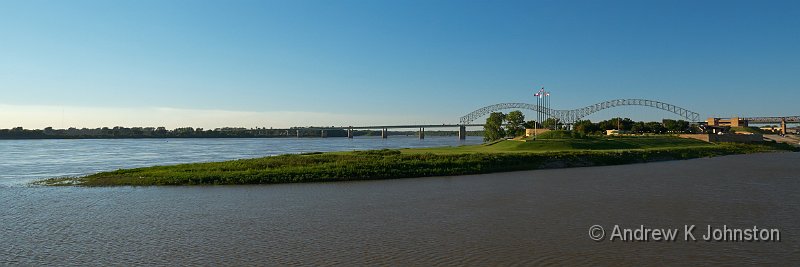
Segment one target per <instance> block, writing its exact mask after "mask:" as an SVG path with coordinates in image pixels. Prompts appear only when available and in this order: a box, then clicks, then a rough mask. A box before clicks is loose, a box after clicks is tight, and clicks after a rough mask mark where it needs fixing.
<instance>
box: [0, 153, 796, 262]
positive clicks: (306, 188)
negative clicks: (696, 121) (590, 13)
mask: <svg viewBox="0 0 800 267" xmlns="http://www.w3.org/2000/svg"><path fill="white" fill-rule="evenodd" d="M797 162H800V153H776V154H758V155H740V156H727V157H720V158H712V159H696V160H688V161H671V162H659V163H648V164H634V165H626V166H611V167H592V168H575V169H554V170H538V171H526V172H514V173H501V174H488V175H474V176H460V177H436V178H418V179H399V180H382V181H360V182H337V183H315V184H288V185H265V186H195V187H115V188H70V187H67V188H45V187H7V188H0V230H1V231H2V232H1V233H2V237H1V240H2V243H0V265H2V264H23V265H40V264H45V263H49V264H74V265H109V264H117V265H133V264H159V265H334V264H338V265H423V266H427V265H441V264H444V265H463V264H467V265H490V266H493V265H513V264H519V265H568V266H574V265H612V266H618V265H634V266H636V265H665V264H669V265H676V264H679V265H697V264H706V265H742V264H757V265H794V264H796V262H798V261H800V254H798V253H797V252H798V251H800V243H798V242H797V240H798V237H799V235H798V233H800V194H798V193H797V192H798V190H800V179H798V178H800V177H798V171H800V165H798V164H797ZM594 224H600V225H604V226H610V225H613V224H620V225H625V226H629V227H637V226H638V225H642V224H643V225H648V226H652V227H682V226H683V225H684V224H697V225H705V224H716V225H722V224H727V225H729V226H737V227H750V226H752V225H757V226H759V227H763V228H778V229H780V230H781V236H782V242H779V243H706V242H696V243H694V242H691V243H686V242H675V243H659V242H649V243H625V242H608V241H604V242H595V241H592V240H591V239H589V235H588V227H589V226H591V225H594Z"/></svg>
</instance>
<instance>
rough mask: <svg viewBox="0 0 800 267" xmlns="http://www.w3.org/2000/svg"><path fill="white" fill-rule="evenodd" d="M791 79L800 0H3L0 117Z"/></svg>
mask: <svg viewBox="0 0 800 267" xmlns="http://www.w3.org/2000/svg"><path fill="white" fill-rule="evenodd" d="M798 85H800V1H438V0H434V1H430V0H426V1H374V0H364V1H302V0H299V1H221V0H220V1H196V0H191V1H190V0H186V1H173V0H157V1H35V0H24V1H8V0H6V1H2V2H0V93H1V94H0V95H1V97H0V127H2V128H6V127H12V126H15V125H20V126H26V127H32V128H35V127H40V126H43V125H53V126H57V127H58V126H61V127H64V126H78V127H87V126H88V127H94V126H100V125H93V124H98V123H119V124H122V123H131V124H145V125H162V124H166V126H183V125H180V124H192V123H194V124H202V125H185V126H205V127H213V126H268V127H269V126H275V127H282V126H289V125H308V124H309V123H312V122H313V123H328V124H331V125H340V124H352V125H357V124H360V123H361V122H363V123H367V122H374V121H385V123H397V122H420V123H423V122H424V123H445V122H456V121H457V119H458V117H459V116H462V115H464V114H466V113H468V112H470V111H472V110H474V109H476V108H479V107H481V106H484V105H489V104H494V103H499V102H534V99H533V97H532V94H533V91H534V90H535V88H538V87H542V86H544V87H546V88H547V89H549V90H550V91H552V92H553V94H552V105H553V106H554V107H555V108H560V109H572V108H577V107H581V106H586V105H589V104H593V103H596V102H600V101H602V100H607V99H614V98H649V99H655V100H662V101H665V102H668V103H673V104H677V105H679V106H683V107H685V108H688V109H691V110H695V111H697V112H699V113H701V116H703V117H705V116H710V115H715V116H729V115H743V116H745V115H746V116H756V115H799V114H800V109H798V108H797V107H798V99H800V90H798V89H800V88H798ZM153 109H159V110H160V111H158V112H155V111H153ZM59 110H60V118H59V116H58V115H54V114H59ZM65 110H66V111H65ZM164 110H167V111H164ZM169 110H175V113H174V114H172V115H173V117H172V118H170V119H171V120H172V121H169V120H166V121H165V120H164V116H165V115H164V114H168V113H170V112H169ZM181 110H182V111H181ZM186 110H192V111H197V113H202V112H209V113H208V114H210V113H214V112H218V113H219V112H221V113H224V114H223V115H219V114H217V115H208V116H205V115H204V116H203V118H191V119H190V118H187V119H186V120H182V119H181V116H190V115H186V114H189V113H192V112H185V111H186ZM35 111H41V112H38V113H37V112H35ZM65 112H66V113H68V114H67V115H64V113H65ZM181 112H183V113H181ZM10 114H11V115H10ZM109 114H112V115H109ZM175 114H179V115H175ZM181 114H182V115H181ZM202 114H206V113H202ZM225 114H227V115H225ZM237 114H240V115H241V114H246V115H247V116H250V119H249V120H237V119H236V118H237V117H238V115H237ZM103 115H106V116H107V117H105V118H104V119H97V120H91V119H90V118H87V117H91V116H100V117H102V116H103ZM618 115H623V116H627V117H631V118H633V119H636V120H660V119H661V118H663V117H674V116H672V115H671V114H670V113H667V112H661V111H655V110H649V109H646V108H623V109H619V110H609V111H605V112H601V113H599V114H597V115H596V116H592V117H590V118H592V119H595V120H596V119H604V118H606V117H611V116H618ZM65 116H66V117H68V118H66V119H65ZM108 116H110V118H109V117H108ZM175 116H177V117H175ZM275 116H282V117H283V118H280V119H277V118H274V117H275ZM528 116H529V117H533V114H529V115H528ZM76 117H80V118H76ZM121 117H124V118H125V119H119V120H115V118H121ZM262 119H263V120H262ZM65 120H66V122H65ZM330 120H339V121H336V122H334V121H330ZM342 120H345V121H346V122H344V121H342ZM254 121H255V122H254ZM329 121H330V122H329ZM295 122H296V123H295ZM176 123H177V124H179V125H174V124H176ZM81 124H83V125H81ZM231 124H233V125H231ZM287 124H288V125H287ZM107 126H113V125H107ZM125 126H134V125H125ZM140 126H144V125H140Z"/></svg>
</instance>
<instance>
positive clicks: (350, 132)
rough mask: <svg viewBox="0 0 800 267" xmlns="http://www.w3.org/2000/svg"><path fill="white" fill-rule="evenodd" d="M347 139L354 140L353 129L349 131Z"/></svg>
mask: <svg viewBox="0 0 800 267" xmlns="http://www.w3.org/2000/svg"><path fill="white" fill-rule="evenodd" d="M347 138H350V139H353V128H352V127H351V128H348V129H347Z"/></svg>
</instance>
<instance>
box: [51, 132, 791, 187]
mask: <svg viewBox="0 0 800 267" xmlns="http://www.w3.org/2000/svg"><path fill="white" fill-rule="evenodd" d="M788 149H794V148H792V147H791V146H782V145H779V144H772V143H764V144H710V143H705V142H702V141H697V140H692V139H680V138H676V137H617V138H596V137H586V138H566V139H546V140H537V141H533V142H523V141H512V140H507V141H498V142H493V143H490V144H485V145H473V146H460V147H445V148H425V149H401V150H372V151H353V152H336V153H307V154H300V155H281V156H274V157H264V158H257V159H242V160H233V161H225V162H212V163H193V164H180V165H172V166H155V167H147V168H136V169H126V170H117V171H111V172H103V173H98V174H93V175H88V176H84V177H70V178H54V179H48V180H43V181H39V182H37V183H38V184H41V185H82V186H116V185H134V186H138V185H142V186H145V185H216V184H272V183H298V182H328V181H349V180H367V179H391V178H407V177H423V176H443V175H465V174H480V173H491V172H504V171H519V170H533V169H541V168H562V167H576V166H601V165H616V164H627V163H639V162H650V161H660V160H675V159H690V158H699V157H712V156H720V155H729V154H742V153H756V152H766V151H775V150H788Z"/></svg>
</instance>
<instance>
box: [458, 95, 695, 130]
mask: <svg viewBox="0 0 800 267" xmlns="http://www.w3.org/2000/svg"><path fill="white" fill-rule="evenodd" d="M619 106H645V107H651V108H657V109H661V110H666V111H669V112H672V113H674V114H677V115H678V116H681V117H683V118H685V119H687V120H688V121H691V122H695V121H698V120H699V118H700V114H698V113H697V112H693V111H691V110H688V109H685V108H682V107H678V106H675V105H672V104H668V103H664V102H660V101H655V100H648V99H614V100H609V101H604V102H600V103H597V104H594V105H589V106H586V107H582V108H578V109H572V110H554V109H549V108H546V107H543V106H538V105H534V104H528V103H500V104H494V105H490V106H485V107H482V108H479V109H477V110H475V111H473V112H470V113H469V114H467V115H464V116H463V117H461V118H460V119H459V122H460V123H461V124H469V123H471V122H473V121H475V120H476V119H478V118H480V117H483V116H484V115H486V114H489V113H492V112H495V111H499V110H504V109H527V110H533V111H536V112H538V113H541V114H546V115H547V116H548V117H550V118H555V119H558V120H559V121H560V122H562V123H566V124H571V123H575V122H576V121H579V120H581V119H582V118H583V117H586V116H589V115H590V114H592V113H595V112H598V111H601V110H604V109H607V108H613V107H619Z"/></svg>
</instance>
